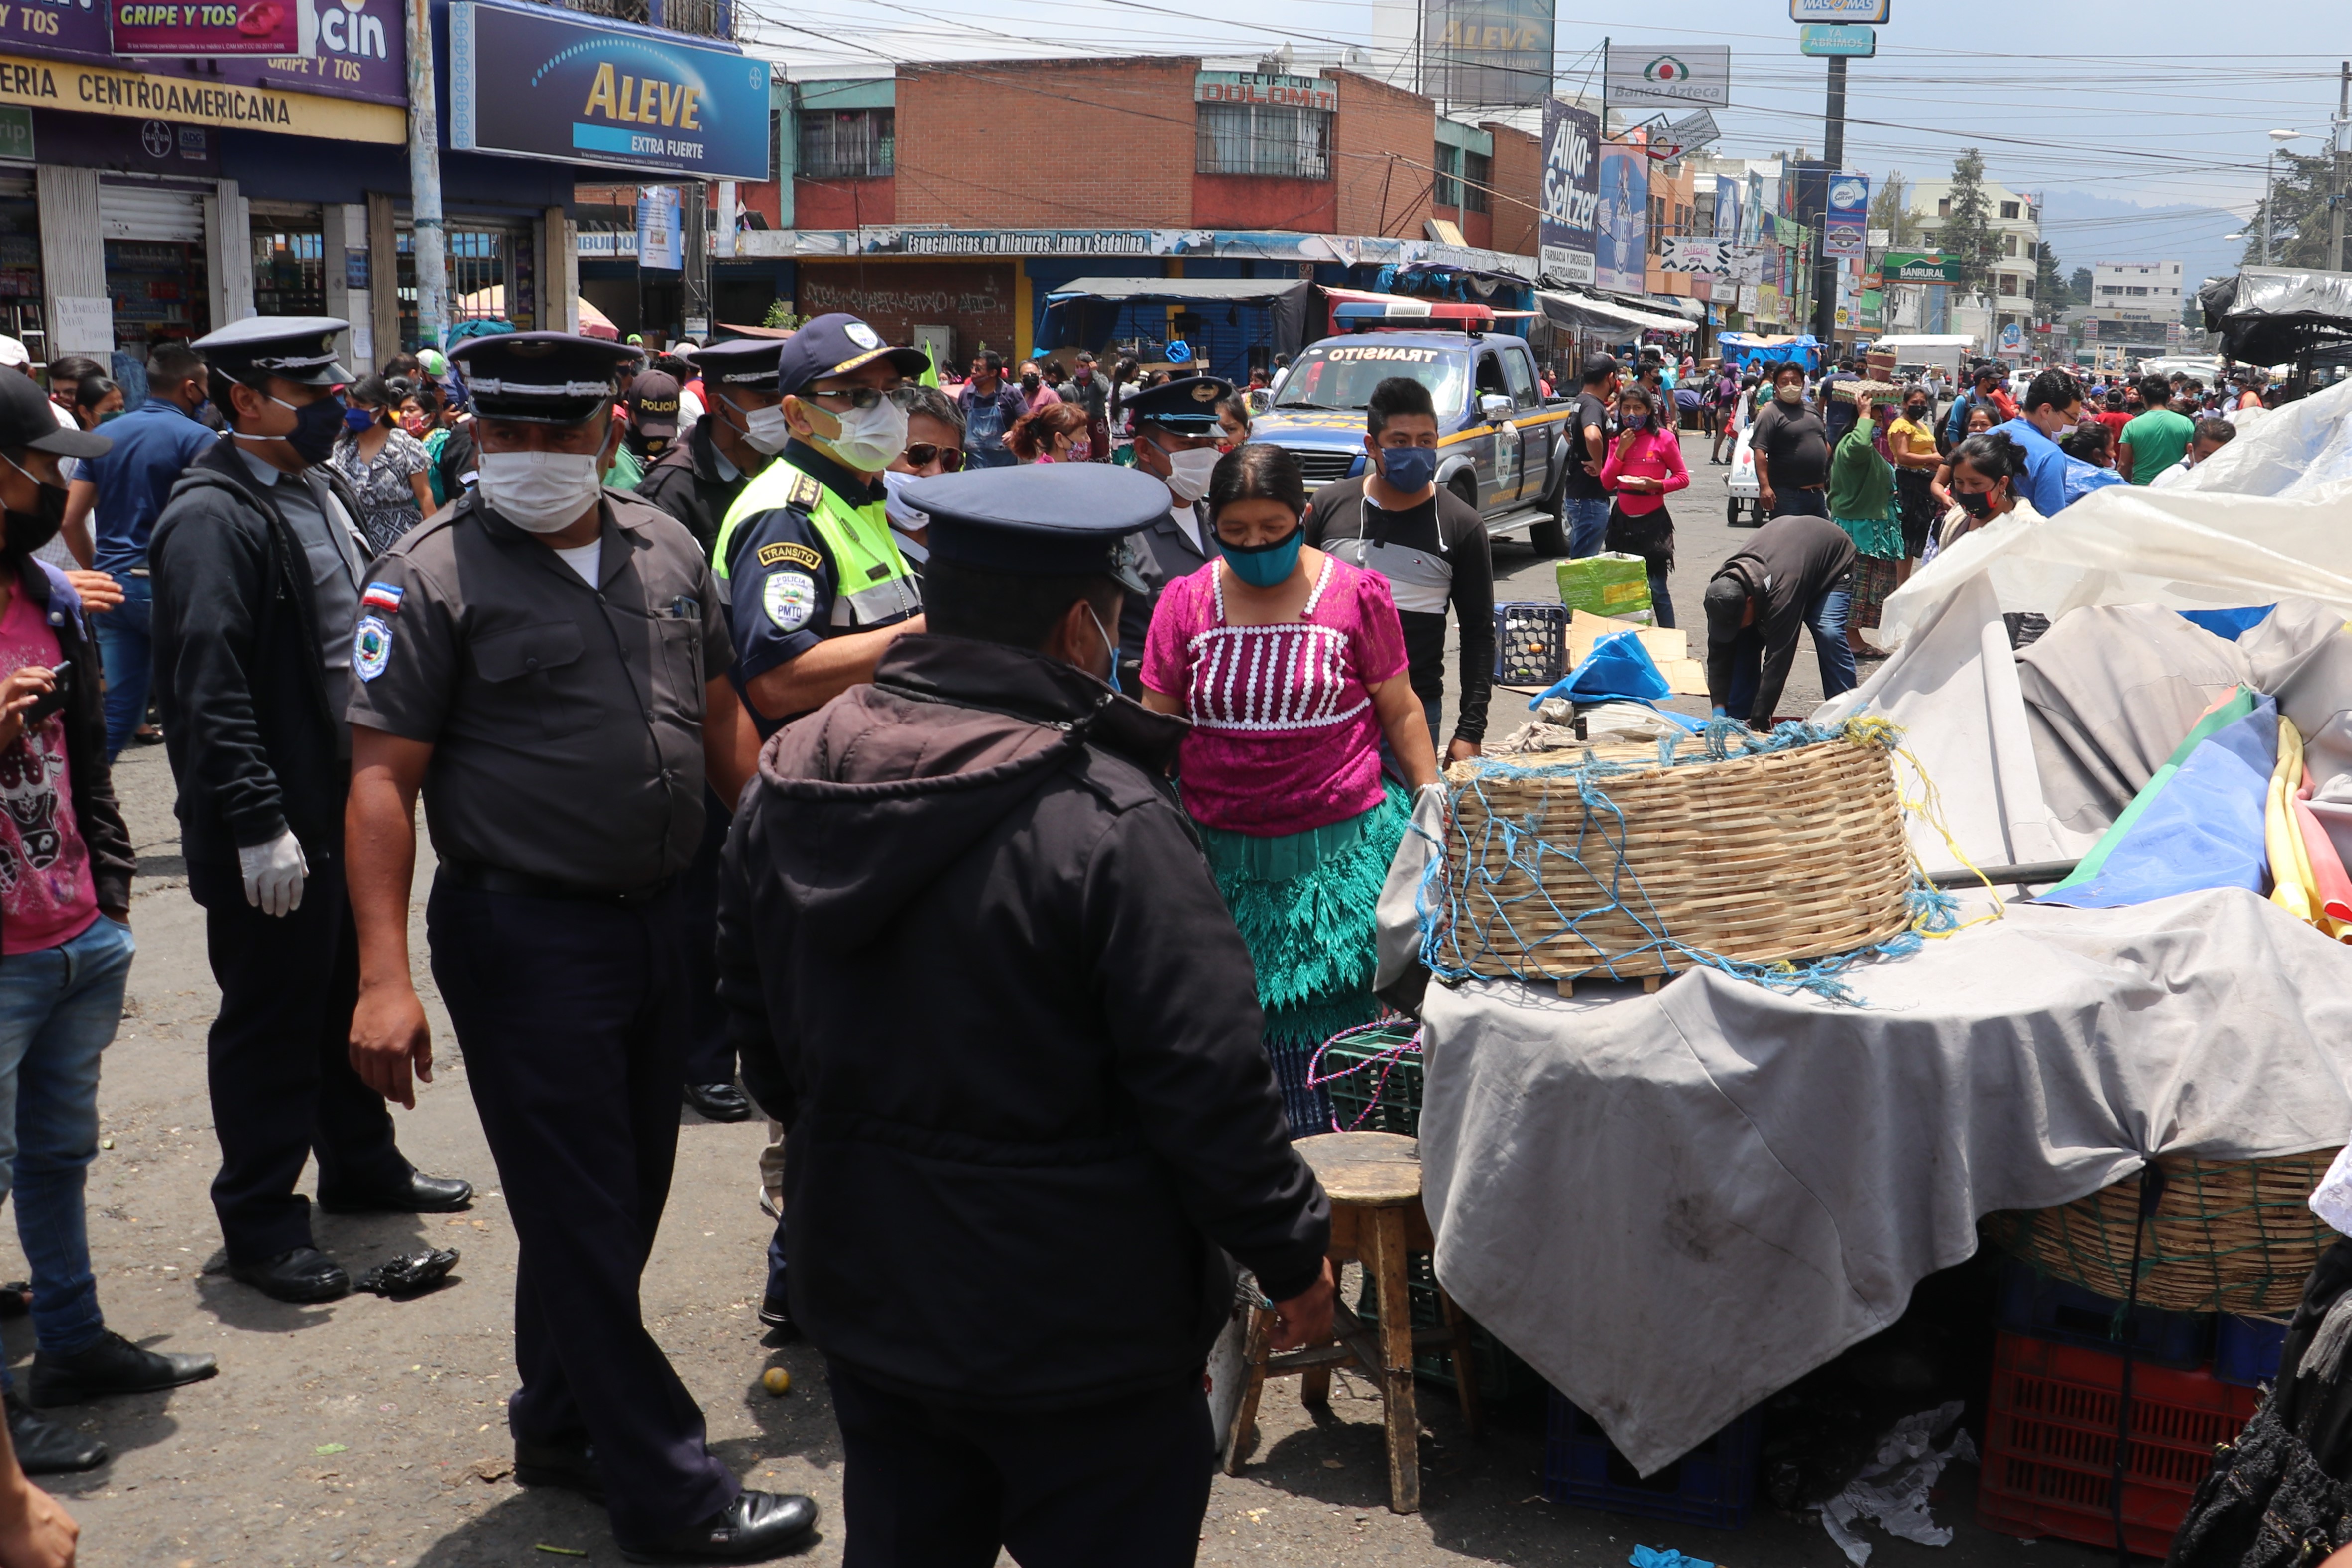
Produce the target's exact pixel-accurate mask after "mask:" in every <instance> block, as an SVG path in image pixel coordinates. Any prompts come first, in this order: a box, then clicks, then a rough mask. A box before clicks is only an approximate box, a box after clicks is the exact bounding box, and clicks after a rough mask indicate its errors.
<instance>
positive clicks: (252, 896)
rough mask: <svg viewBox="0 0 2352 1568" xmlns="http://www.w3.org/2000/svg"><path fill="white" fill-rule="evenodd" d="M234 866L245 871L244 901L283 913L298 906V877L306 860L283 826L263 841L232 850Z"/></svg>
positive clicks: (291, 833)
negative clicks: (279, 830)
mask: <svg viewBox="0 0 2352 1568" xmlns="http://www.w3.org/2000/svg"><path fill="white" fill-rule="evenodd" d="M236 866H237V869H238V870H240V871H242V872H244V873H245V901H246V902H247V903H248V904H251V905H252V906H253V907H254V908H255V909H257V910H260V911H261V912H262V913H263V914H265V915H284V914H286V913H287V912H288V911H289V910H299V909H300V908H301V907H302V879H304V878H306V877H308V876H309V875H310V862H309V861H308V860H305V859H304V858H302V846H301V844H300V842H299V840H297V839H296V838H295V837H294V830H293V829H292V828H290V827H289V828H287V829H286V830H285V831H284V832H282V833H280V834H278V837H275V838H273V839H271V840H270V841H269V842H268V843H267V844H257V845H254V846H253V847H251V848H249V849H239V850H238V851H237V852H236Z"/></svg>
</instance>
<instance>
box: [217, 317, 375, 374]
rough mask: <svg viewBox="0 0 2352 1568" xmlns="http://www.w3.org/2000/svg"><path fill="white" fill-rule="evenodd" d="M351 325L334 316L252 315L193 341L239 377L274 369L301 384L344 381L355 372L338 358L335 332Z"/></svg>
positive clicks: (222, 369)
mask: <svg viewBox="0 0 2352 1568" xmlns="http://www.w3.org/2000/svg"><path fill="white" fill-rule="evenodd" d="M351 325H352V324H351V323H350V322H349V321H343V320H341V319H340V318H338V317H334V316H247V317H246V318H245V320H243V321H232V322H230V323H229V324H228V325H227V326H226V327H223V328H222V329H221V330H220V331H216V332H207V333H205V335H204V336H203V337H201V338H198V339H197V340H196V341H195V342H192V343H190V344H189V345H188V346H189V347H190V348H192V349H194V350H195V351H196V352H197V353H200V354H202V355H204V356H205V363H206V364H209V365H211V366H212V367H213V368H215V370H218V371H220V372H221V373H222V374H225V375H227V376H229V377H230V378H231V379H233V380H237V381H250V380H252V379H253V378H254V377H256V376H262V375H274V376H276V377H277V378H278V380H280V381H290V382H293V383H295V384H297V385H299V386H343V385H347V384H350V382H351V381H352V373H351V372H350V371H348V370H345V369H344V368H343V367H342V366H341V365H340V364H338V363H335V337H336V334H337V333H340V332H345V331H350V330H351Z"/></svg>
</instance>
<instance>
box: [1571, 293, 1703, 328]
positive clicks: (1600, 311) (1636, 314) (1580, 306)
mask: <svg viewBox="0 0 2352 1568" xmlns="http://www.w3.org/2000/svg"><path fill="white" fill-rule="evenodd" d="M1536 303H1537V304H1538V305H1541V306H1542V307H1543V312H1544V314H1545V315H1546V316H1548V317H1549V318H1550V319H1551V320H1552V321H1555V322H1557V323H1558V324H1559V325H1560V326H1563V327H1586V328H1591V329H1592V330H1594V331H1603V332H1617V331H1627V330H1629V329H1630V330H1631V331H1637V332H1686V331H1690V325H1691V324H1690V323H1689V322H1688V321H1685V320H1683V318H1681V317H1680V316H1664V315H1660V314H1659V313H1658V312H1656V311H1654V310H1635V309H1634V308H1633V307H1632V306H1631V305H1620V304H1617V303H1615V302H1614V301H1612V300H1602V299H1600V298H1598V297H1596V296H1594V295H1591V294H1563V293H1560V292H1559V291H1557V290H1554V289H1537V290H1536Z"/></svg>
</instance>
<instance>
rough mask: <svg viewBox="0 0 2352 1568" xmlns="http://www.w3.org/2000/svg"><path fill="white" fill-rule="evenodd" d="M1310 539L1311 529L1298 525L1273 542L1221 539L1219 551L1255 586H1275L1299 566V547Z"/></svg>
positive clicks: (1240, 574)
mask: <svg viewBox="0 0 2352 1568" xmlns="http://www.w3.org/2000/svg"><path fill="white" fill-rule="evenodd" d="M1306 542H1307V531H1306V530H1305V529H1304V528H1294V529H1292V530H1291V531H1290V532H1289V534H1288V536H1287V537H1286V538H1283V539H1278V540H1276V541H1275V542H1273V543H1272V544H1227V543H1226V542H1224V541H1223V540H1222V539H1220V540H1218V541H1217V552H1218V553H1219V554H1220V555H1223V557H1224V558H1225V564H1226V565H1228V566H1230V567H1232V568H1233V569H1234V576H1236V577H1238V578H1240V579H1241V580H1242V581H1243V582H1244V583H1247V584H1249V585H1250V586H1251V587H1253V588H1271V587H1273V586H1274V585H1275V584H1277V583H1280V582H1281V581H1283V580H1284V579H1285V578H1286V577H1288V576H1289V575H1290V574H1292V573H1293V572H1296V571H1297V570H1298V547H1299V546H1300V545H1302V544H1304V543H1306Z"/></svg>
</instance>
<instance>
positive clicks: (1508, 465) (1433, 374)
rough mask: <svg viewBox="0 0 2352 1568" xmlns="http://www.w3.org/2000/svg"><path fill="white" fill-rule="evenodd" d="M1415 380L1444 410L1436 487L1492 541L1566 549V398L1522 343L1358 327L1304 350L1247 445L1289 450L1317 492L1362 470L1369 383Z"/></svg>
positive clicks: (1484, 335)
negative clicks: (1449, 493)
mask: <svg viewBox="0 0 2352 1568" xmlns="http://www.w3.org/2000/svg"><path fill="white" fill-rule="evenodd" d="M1392 375H1408V376H1411V377H1412V378H1413V379H1414V380H1415V381H1418V382H1420V383H1421V384H1423V385H1424V386H1426V387H1428V388H1429V393H1430V397H1431V400H1432V401H1433V402H1434V403H1435V404H1436V405H1437V432H1438V435H1437V449H1438V464H1437V482H1438V483H1439V484H1441V485H1444V486H1446V487H1447V488H1448V489H1452V490H1453V491H1454V493H1455V494H1456V495H1459V496H1460V497H1461V498H1462V499H1463V500H1465V501H1467V502H1469V503H1470V504H1471V505H1472V506H1474V507H1476V508H1477V509H1478V512H1479V515H1480V516H1482V517H1484V518H1485V519H1486V531H1487V532H1488V533H1490V534H1512V533H1518V532H1521V531H1524V532H1525V533H1526V534H1527V538H1528V543H1529V544H1531V545H1533V546H1534V547H1535V549H1536V550H1537V552H1538V553H1540V554H1545V555H1565V554H1567V553H1568V531H1567V529H1566V528H1565V527H1563V526H1562V524H1561V521H1560V500H1561V490H1560V481H1561V479H1562V478H1563V477H1564V476H1565V475H1566V473H1567V472H1568V461H1569V458H1568V450H1569V449H1568V433H1569V413H1570V407H1571V404H1570V400H1568V399H1564V398H1554V399H1549V400H1547V399H1546V398H1545V397H1544V395H1543V392H1542V390H1541V388H1540V387H1539V386H1538V384H1537V381H1536V361H1535V355H1534V354H1532V353H1529V352H1528V345H1527V342H1526V340H1524V339H1521V338H1515V337H1510V336H1507V335H1506V334H1503V333H1499V332H1477V331H1466V332H1465V331H1356V332H1349V333H1345V334H1342V335H1341V336H1339V337H1333V338H1325V339H1323V340H1321V341H1320V342H1315V343H1312V344H1309V345H1308V346H1307V348H1306V349H1305V350H1304V351H1303V352H1302V353H1300V354H1299V356H1298V358H1297V361H1296V362H1295V363H1293V364H1292V365H1291V367H1290V370H1289V374H1286V376H1284V378H1283V382H1282V386H1281V388H1280V389H1279V390H1278V391H1277V392H1276V394H1275V397H1274V405H1273V407H1272V408H1271V409H1269V410H1268V411H1267V412H1266V413H1265V414H1262V415H1260V416H1257V418H1256V419H1255V421H1253V423H1252V429H1251V435H1250V438H1251V439H1252V440H1255V441H1269V442H1272V443H1273V444H1274V445H1276V446H1277V447H1286V448H1288V449H1289V451H1290V453H1291V454H1292V456H1294V457H1296V458H1297V459H1298V466H1299V468H1301V469H1303V470H1304V471H1305V473H1306V478H1307V489H1308V490H1310V491H1312V490H1315V489H1320V488H1321V487H1322V486H1324V485H1328V484H1330V483H1332V482H1333V481H1334V480H1338V479H1348V478H1349V477H1351V476H1353V475H1357V474H1360V473H1362V472H1363V471H1364V469H1365V467H1366V465H1367V464H1368V463H1369V462H1370V458H1369V457H1368V456H1367V454H1366V453H1365V451H1364V407H1365V405H1367V404H1368V403H1370V401H1371V395H1372V388H1374V387H1376V386H1378V385H1379V384H1381V382H1383V381H1386V380H1387V379H1388V378H1389V377H1391V376H1392Z"/></svg>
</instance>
